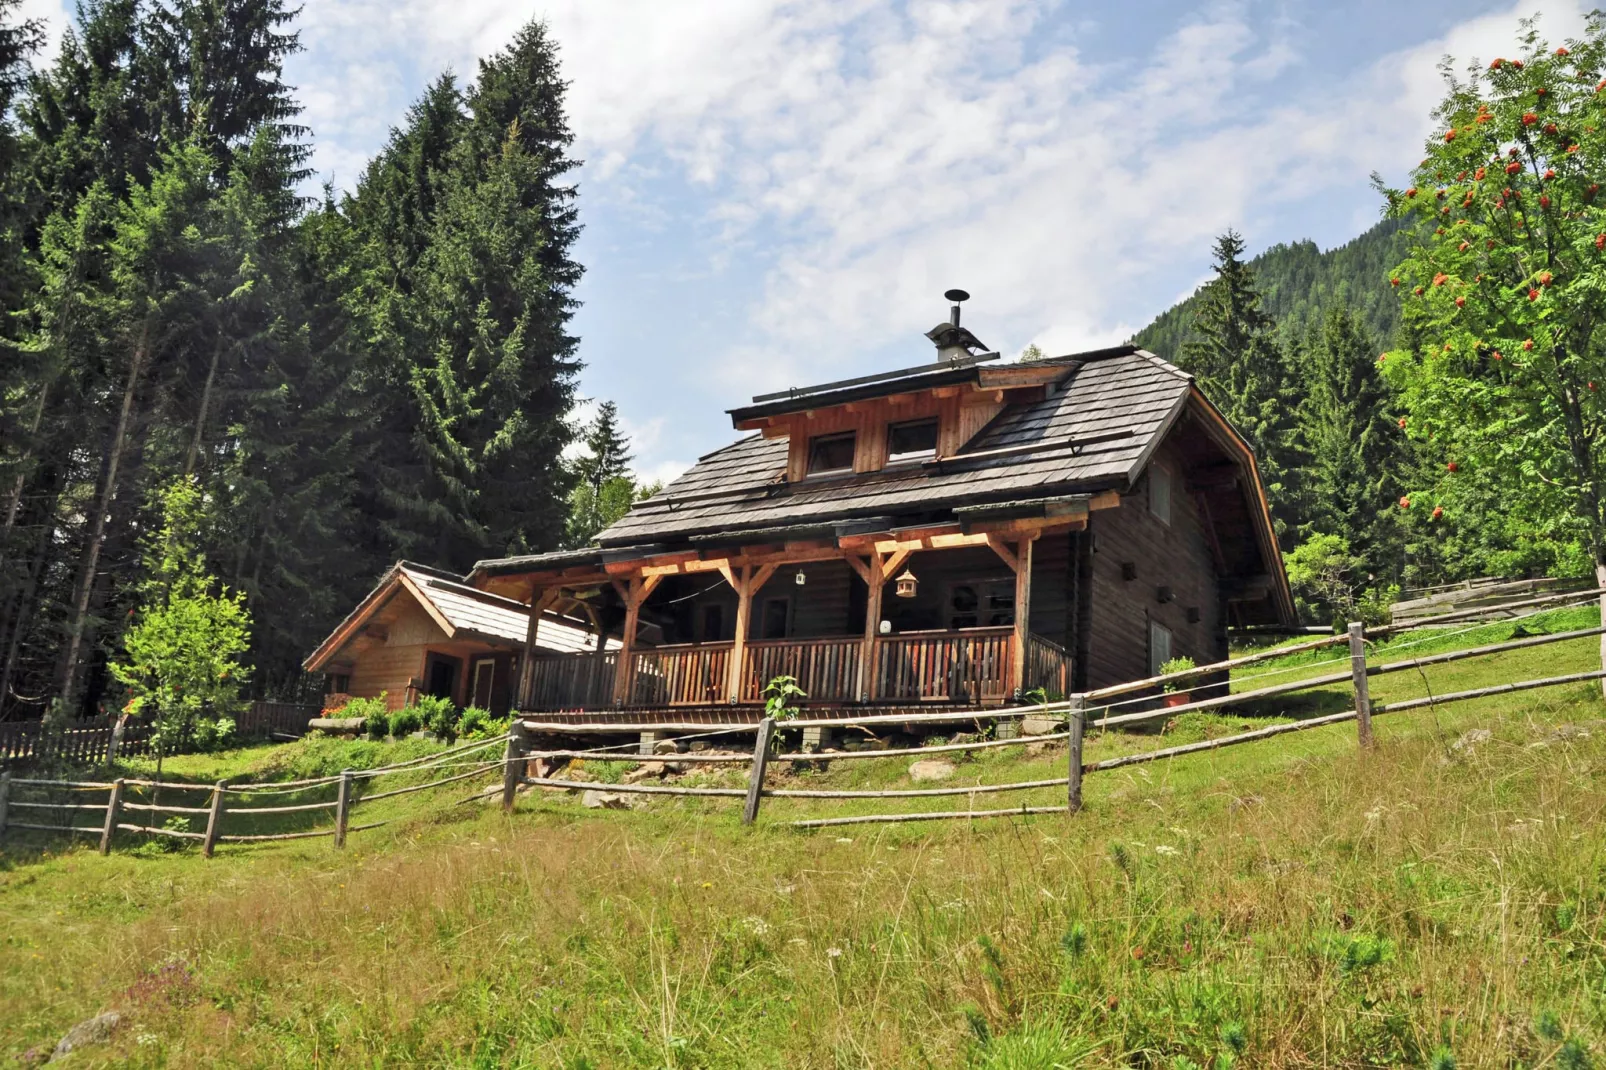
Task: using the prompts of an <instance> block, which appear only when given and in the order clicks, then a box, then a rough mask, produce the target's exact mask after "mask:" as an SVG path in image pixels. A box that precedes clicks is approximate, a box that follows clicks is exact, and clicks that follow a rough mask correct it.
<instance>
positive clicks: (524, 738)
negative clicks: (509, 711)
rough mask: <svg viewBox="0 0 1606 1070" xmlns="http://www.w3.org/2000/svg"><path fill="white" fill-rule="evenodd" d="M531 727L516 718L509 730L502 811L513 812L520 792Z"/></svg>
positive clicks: (504, 764)
mask: <svg viewBox="0 0 1606 1070" xmlns="http://www.w3.org/2000/svg"><path fill="white" fill-rule="evenodd" d="M528 744H529V729H527V728H525V727H524V722H523V721H519V720H515V721H514V722H513V725H512V727H510V728H509V729H508V730H507V752H506V754H505V755H504V756H503V758H502V762H503V764H502V812H503V813H506V814H511V813H512V812H513V800H514V798H516V797H517V795H518V792H519V783H520V782H521V781H522V780H523V779H524V770H522V769H520V768H519V765H520V764H521V763H522V762H523V761H524V752H525V751H526V750H528V749H529V746H528Z"/></svg>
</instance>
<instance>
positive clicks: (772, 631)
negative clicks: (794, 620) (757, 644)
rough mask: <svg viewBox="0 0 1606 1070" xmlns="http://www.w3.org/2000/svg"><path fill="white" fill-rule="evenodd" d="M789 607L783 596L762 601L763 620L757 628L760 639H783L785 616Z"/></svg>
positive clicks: (784, 636) (784, 635)
mask: <svg viewBox="0 0 1606 1070" xmlns="http://www.w3.org/2000/svg"><path fill="white" fill-rule="evenodd" d="M789 608H790V605H789V604H788V602H787V600H786V599H784V598H771V599H770V600H769V601H767V602H765V603H764V620H763V622H762V624H761V626H760V629H759V633H758V634H759V638H760V639H785V638H786V617H787V610H788V609H789Z"/></svg>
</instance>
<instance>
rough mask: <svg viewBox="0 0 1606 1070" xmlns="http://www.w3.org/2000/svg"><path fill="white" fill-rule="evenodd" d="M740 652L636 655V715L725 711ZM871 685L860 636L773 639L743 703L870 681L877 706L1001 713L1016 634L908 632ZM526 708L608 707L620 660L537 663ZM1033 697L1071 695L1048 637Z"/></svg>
mask: <svg viewBox="0 0 1606 1070" xmlns="http://www.w3.org/2000/svg"><path fill="white" fill-rule="evenodd" d="M734 646H735V644H733V643H729V642H725V643H695V644H684V645H675V646H659V647H646V648H641V649H638V650H636V651H634V652H633V653H632V661H633V663H634V673H633V679H632V681H631V686H630V697H629V701H627V702H625V703H622V705H625V706H631V707H652V706H708V705H725V704H727V703H728V702H729V700H730V692H729V686H730V684H729V681H730V659H731V656H732V650H733V649H734ZM872 649H873V653H872V660H871V665H870V668H871V669H872V670H873V672H872V674H871V676H870V678H869V680H867V681H861V671H860V670H861V665H860V663H861V661H862V660H863V652H864V640H863V639H862V638H860V637H858V636H832V637H825V638H818V639H773V640H763V641H753V642H749V643H747V644H746V651H745V654H744V655H743V664H742V672H741V674H740V676H739V677H738V683H737V702H738V703H740V704H747V705H753V704H757V703H760V702H762V701H763V691H764V687H765V685H766V684H767V683H768V682H769V681H770V680H773V679H774V678H775V677H777V676H791V677H794V678H796V680H797V682H798V686H800V687H801V688H802V689H803V690H804V691H806V692H807V693H808V696H809V697H808V701H809V702H810V703H848V702H857V701H858V700H859V697H860V696H859V688H860V687H861V686H863V684H865V683H868V684H869V686H870V699H871V701H874V702H897V703H922V702H961V703H962V702H970V703H976V704H977V705H992V704H999V703H1002V702H1004V701H1005V700H1006V699H1008V698H1009V697H1010V692H1011V690H1012V689H1013V687H1014V686H1015V685H1014V679H1015V677H1014V666H1015V632H1014V629H1013V628H970V629H965V630H963V631H957V632H947V631H942V632H906V633H904V634H902V635H890V636H883V637H880V638H878V639H876V640H875V643H874V646H873V648H872ZM532 664H533V666H534V668H533V672H534V677H533V680H532V687H531V695H530V698H529V700H528V702H527V703H526V705H525V708H526V709H536V710H564V709H570V710H572V709H608V708H610V707H612V706H614V705H616V703H615V701H614V681H615V678H616V673H615V670H616V668H617V664H618V655H617V654H615V653H614V652H612V651H610V652H608V653H607V654H605V655H603V656H602V657H601V658H599V657H597V655H596V654H595V653H586V654H553V655H545V656H541V657H537V658H536V659H534V662H533V663H532ZM1022 684H1023V686H1024V688H1025V690H1028V691H1030V690H1032V689H1034V688H1038V687H1041V688H1044V689H1046V690H1047V691H1049V692H1050V693H1052V694H1056V695H1063V694H1067V693H1068V692H1069V685H1070V658H1069V656H1068V655H1067V654H1066V653H1065V651H1064V650H1063V649H1062V648H1061V647H1059V646H1058V645H1056V644H1055V643H1053V642H1050V641H1049V640H1047V639H1044V638H1042V637H1041V636H1036V635H1034V636H1031V637H1030V639H1029V640H1028V642H1027V650H1026V662H1025V672H1024V674H1023V679H1022Z"/></svg>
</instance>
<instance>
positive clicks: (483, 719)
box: [457, 706, 491, 739]
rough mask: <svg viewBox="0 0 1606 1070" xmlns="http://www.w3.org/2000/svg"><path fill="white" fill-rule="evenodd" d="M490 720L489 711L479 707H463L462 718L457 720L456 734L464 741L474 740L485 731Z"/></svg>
mask: <svg viewBox="0 0 1606 1070" xmlns="http://www.w3.org/2000/svg"><path fill="white" fill-rule="evenodd" d="M490 720H491V711H490V710H487V709H484V708H483V707H480V706H465V707H464V708H463V713H462V716H460V717H458V719H457V734H458V735H460V736H462V737H463V738H464V739H474V738H475V737H477V736H479V735H480V734H481V733H483V732H484V731H485V726H486V724H487V723H489V722H490Z"/></svg>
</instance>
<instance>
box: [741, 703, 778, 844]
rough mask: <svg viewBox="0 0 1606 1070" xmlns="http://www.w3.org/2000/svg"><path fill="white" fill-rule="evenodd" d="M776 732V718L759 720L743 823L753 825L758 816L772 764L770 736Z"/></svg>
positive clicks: (748, 779)
mask: <svg viewBox="0 0 1606 1070" xmlns="http://www.w3.org/2000/svg"><path fill="white" fill-rule="evenodd" d="M774 733H775V718H773V717H766V718H764V719H763V720H762V721H760V722H758V732H757V733H756V735H757V738H756V739H755V740H754V741H753V766H752V769H751V770H750V771H749V772H748V776H747V804H746V805H745V806H743V807H742V824H744V825H751V824H752V823H753V820H754V819H755V818H757V817H758V801H759V799H760V798H761V797H762V796H763V794H764V771H765V770H766V769H767V768H769V764H770V736H772V735H774Z"/></svg>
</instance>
